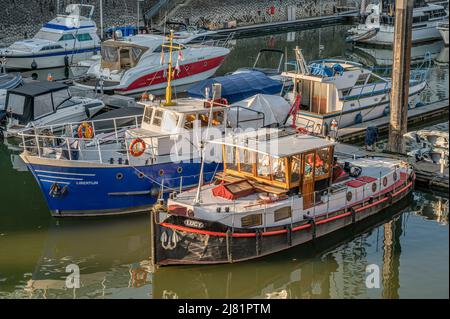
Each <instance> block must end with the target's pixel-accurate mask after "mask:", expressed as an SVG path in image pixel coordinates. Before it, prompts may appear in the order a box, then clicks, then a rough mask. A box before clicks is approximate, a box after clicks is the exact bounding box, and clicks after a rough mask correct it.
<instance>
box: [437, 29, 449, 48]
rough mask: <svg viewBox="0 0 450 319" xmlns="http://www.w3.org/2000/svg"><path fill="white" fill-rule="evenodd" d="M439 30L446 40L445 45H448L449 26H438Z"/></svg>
mask: <svg viewBox="0 0 450 319" xmlns="http://www.w3.org/2000/svg"><path fill="white" fill-rule="evenodd" d="M438 31H439V33H440V34H441V37H442V39H443V40H444V43H445V46H448V27H447V28H438Z"/></svg>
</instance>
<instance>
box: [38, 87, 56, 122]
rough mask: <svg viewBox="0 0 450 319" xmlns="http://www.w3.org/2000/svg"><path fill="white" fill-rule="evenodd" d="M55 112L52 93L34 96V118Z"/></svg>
mask: <svg viewBox="0 0 450 319" xmlns="http://www.w3.org/2000/svg"><path fill="white" fill-rule="evenodd" d="M50 113H53V103H52V94H51V93H47V94H42V95H39V96H36V97H35V98H34V119H38V118H40V117H42V116H45V115H47V114H50Z"/></svg>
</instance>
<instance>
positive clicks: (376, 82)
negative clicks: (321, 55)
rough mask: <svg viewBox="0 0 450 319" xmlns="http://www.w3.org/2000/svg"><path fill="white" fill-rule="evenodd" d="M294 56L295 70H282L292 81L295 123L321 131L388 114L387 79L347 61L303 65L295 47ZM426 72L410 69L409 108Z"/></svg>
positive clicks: (416, 98)
mask: <svg viewBox="0 0 450 319" xmlns="http://www.w3.org/2000/svg"><path fill="white" fill-rule="evenodd" d="M296 56H297V64H298V65H299V66H301V67H298V68H297V69H298V70H299V72H296V73H294V72H283V73H282V75H283V76H285V77H287V78H291V79H292V80H293V82H294V85H293V87H294V89H293V93H292V95H290V94H291V93H289V95H290V96H291V100H292V101H295V103H294V106H293V113H296V118H297V120H296V121H295V122H294V124H295V125H298V126H300V127H303V128H307V129H308V130H309V131H311V132H312V131H314V132H315V133H320V132H322V133H324V131H323V130H325V131H326V129H327V128H330V127H332V126H336V125H337V127H347V126H350V125H354V124H359V123H362V122H366V121H370V120H373V119H375V118H379V117H382V116H386V115H387V114H388V113H389V100H390V92H391V87H392V80H391V79H390V78H385V77H381V76H379V75H377V74H375V73H374V72H372V71H370V70H368V69H366V68H364V67H363V66H362V65H361V64H358V63H355V62H351V61H343V60H337V59H324V60H318V61H313V62H311V63H309V64H307V63H306V61H305V60H304V58H303V55H302V54H301V50H300V49H298V48H297V49H296ZM426 74H427V73H426V70H417V71H414V72H412V77H411V81H410V88H409V106H410V108H414V107H416V106H419V105H421V104H420V93H421V92H422V91H423V89H424V88H425V87H426V81H425V76H426ZM294 111H295V112H294ZM333 122H334V123H333ZM332 124H334V125H332Z"/></svg>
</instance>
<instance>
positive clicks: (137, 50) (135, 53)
mask: <svg viewBox="0 0 450 319" xmlns="http://www.w3.org/2000/svg"><path fill="white" fill-rule="evenodd" d="M142 52H143V50H142V49H140V48H132V49H131V53H130V54H131V58H132V60H133V61H134V62H135V63H136V62H138V61H139V58H140V57H141V55H142Z"/></svg>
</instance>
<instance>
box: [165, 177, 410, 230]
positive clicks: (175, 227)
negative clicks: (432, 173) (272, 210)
mask: <svg viewBox="0 0 450 319" xmlns="http://www.w3.org/2000/svg"><path fill="white" fill-rule="evenodd" d="M412 184H413V183H412V182H409V183H408V184H407V185H405V187H403V188H402V189H400V190H399V191H397V192H395V193H394V194H392V196H393V197H395V196H397V195H399V194H401V193H403V192H404V191H406V190H407V189H408V188H410V187H411V186H412ZM388 199H389V198H388V197H385V198H383V199H380V200H379V201H376V202H373V203H372V204H369V205H366V206H363V207H360V208H358V209H355V212H357V213H360V212H362V211H364V210H366V209H369V208H370V207H373V206H375V205H378V204H381V203H383V202H385V201H387V200H388ZM351 214H352V213H351V212H345V213H342V214H340V215H337V216H333V217H330V218H327V219H322V220H320V221H318V222H316V225H320V224H325V223H328V222H331V221H333V220H337V219H340V218H343V217H346V216H349V215H351ZM160 225H161V226H163V227H166V228H171V229H176V230H180V231H184V232H188V233H194V234H201V235H209V236H216V237H226V236H227V233H221V232H213V231H207V230H200V229H194V228H189V227H184V226H179V225H172V224H168V223H161V224H160ZM309 227H311V224H305V225H300V226H297V227H295V228H292V231H293V232H296V231H299V230H302V229H307V228H309ZM287 232H288V230H287V229H282V230H275V231H270V232H263V233H261V235H262V236H275V235H281V234H285V233H287ZM231 236H232V237H256V233H234V234H232V235H231Z"/></svg>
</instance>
